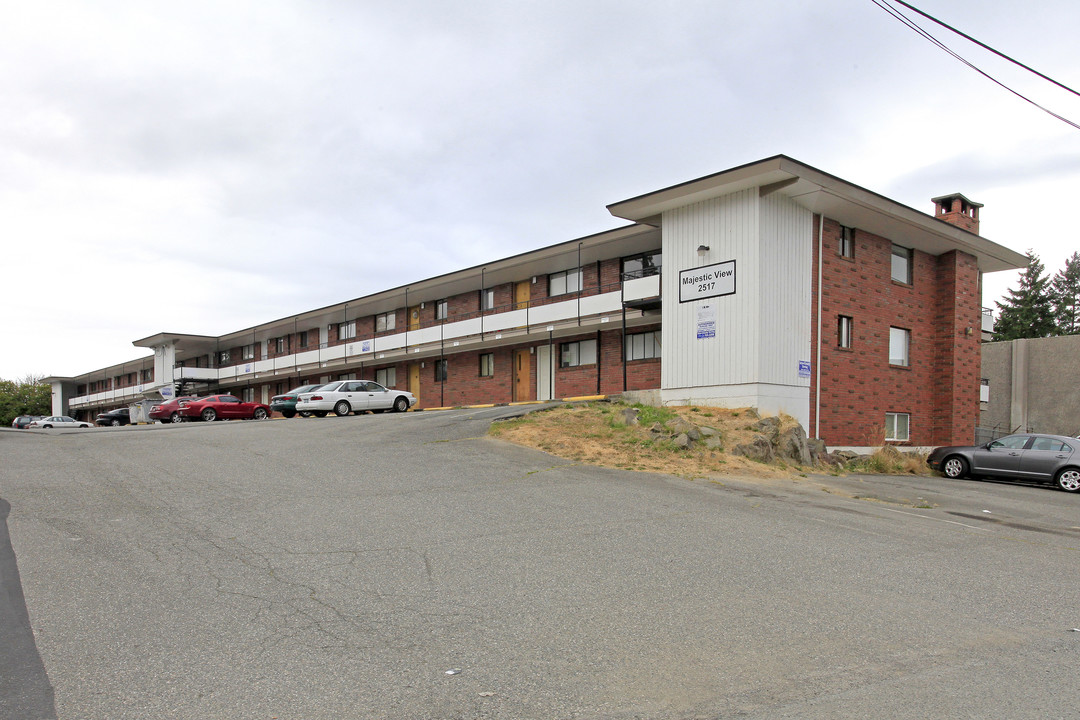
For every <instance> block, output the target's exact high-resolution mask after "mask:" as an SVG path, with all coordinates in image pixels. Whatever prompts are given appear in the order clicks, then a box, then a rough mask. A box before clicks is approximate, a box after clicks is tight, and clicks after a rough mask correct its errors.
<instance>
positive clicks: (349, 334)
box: [337, 322, 356, 340]
mask: <svg viewBox="0 0 1080 720" xmlns="http://www.w3.org/2000/svg"><path fill="white" fill-rule="evenodd" d="M337 336H338V340H352V339H353V338H354V337H356V323H354V322H351V323H338V326H337Z"/></svg>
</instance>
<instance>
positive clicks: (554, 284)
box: [548, 268, 581, 297]
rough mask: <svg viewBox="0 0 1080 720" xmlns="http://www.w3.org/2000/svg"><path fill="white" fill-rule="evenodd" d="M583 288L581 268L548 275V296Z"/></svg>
mask: <svg viewBox="0 0 1080 720" xmlns="http://www.w3.org/2000/svg"><path fill="white" fill-rule="evenodd" d="M580 289H581V268H576V269H574V270H564V271H562V272H557V273H551V274H550V275H548V296H549V297H550V296H555V295H565V294H567V293H572V292H577V291H578V290H580Z"/></svg>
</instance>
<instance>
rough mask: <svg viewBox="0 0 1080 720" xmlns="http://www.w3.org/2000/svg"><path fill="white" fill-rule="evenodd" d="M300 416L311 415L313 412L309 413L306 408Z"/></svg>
mask: <svg viewBox="0 0 1080 720" xmlns="http://www.w3.org/2000/svg"><path fill="white" fill-rule="evenodd" d="M323 414H324V415H325V414H326V413H323ZM300 417H311V413H309V412H308V411H307V410H305V411H303V412H302V413H300Z"/></svg>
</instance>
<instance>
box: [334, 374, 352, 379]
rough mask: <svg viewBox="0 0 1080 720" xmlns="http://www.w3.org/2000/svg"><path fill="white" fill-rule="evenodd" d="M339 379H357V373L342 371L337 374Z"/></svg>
mask: <svg viewBox="0 0 1080 720" xmlns="http://www.w3.org/2000/svg"><path fill="white" fill-rule="evenodd" d="M337 379H338V380H355V379H356V373H341V374H340V375H338V376H337Z"/></svg>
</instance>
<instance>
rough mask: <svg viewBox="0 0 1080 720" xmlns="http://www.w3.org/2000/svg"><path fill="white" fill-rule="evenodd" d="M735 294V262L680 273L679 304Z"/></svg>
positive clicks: (730, 261) (729, 261)
mask: <svg viewBox="0 0 1080 720" xmlns="http://www.w3.org/2000/svg"><path fill="white" fill-rule="evenodd" d="M734 294H735V261H734V260H728V261H726V262H722V263H716V264H715V265H706V266H705V267H699V268H693V269H691V270H682V271H680V272H679V302H681V303H684V302H692V301H694V300H704V299H705V298H711V297H720V296H722V295H734Z"/></svg>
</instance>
